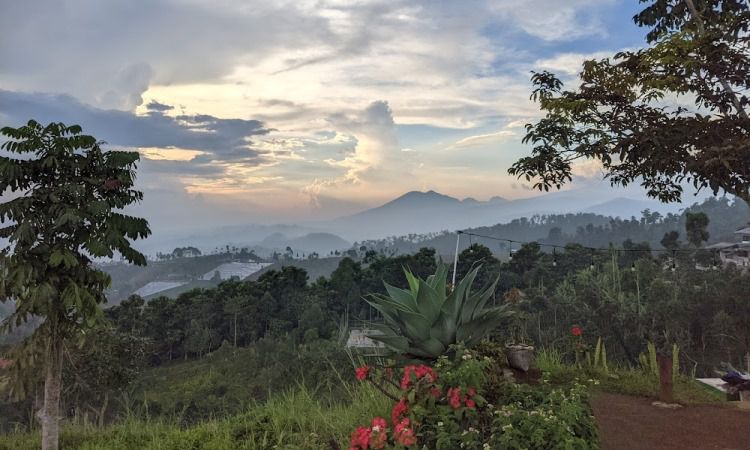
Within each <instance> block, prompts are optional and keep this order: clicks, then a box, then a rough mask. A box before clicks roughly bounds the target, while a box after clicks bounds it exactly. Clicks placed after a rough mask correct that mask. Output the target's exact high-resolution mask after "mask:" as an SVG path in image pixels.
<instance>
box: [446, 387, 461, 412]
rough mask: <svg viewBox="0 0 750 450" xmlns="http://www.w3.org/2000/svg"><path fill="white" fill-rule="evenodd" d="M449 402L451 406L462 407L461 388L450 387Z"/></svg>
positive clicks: (454, 407)
mask: <svg viewBox="0 0 750 450" xmlns="http://www.w3.org/2000/svg"><path fill="white" fill-rule="evenodd" d="M448 404H449V405H451V408H453V409H458V408H460V407H461V388H458V387H456V388H450V389H448Z"/></svg>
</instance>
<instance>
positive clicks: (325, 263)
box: [248, 256, 343, 282]
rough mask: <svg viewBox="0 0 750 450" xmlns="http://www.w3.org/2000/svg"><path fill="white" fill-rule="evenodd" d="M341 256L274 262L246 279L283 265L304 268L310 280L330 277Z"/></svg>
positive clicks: (254, 278)
mask: <svg viewBox="0 0 750 450" xmlns="http://www.w3.org/2000/svg"><path fill="white" fill-rule="evenodd" d="M342 259H343V257H340V256H336V257H331V258H319V259H301V260H293V261H285V262H277V263H274V264H272V265H270V266H268V267H266V268H264V269H263V270H261V271H259V272H256V273H254V274H252V275H250V276H249V277H248V280H257V279H258V277H260V276H261V275H263V274H264V273H266V272H268V271H270V270H281V268H282V267H285V266H295V267H300V268H302V269H305V271H307V275H308V277H309V278H308V279H309V280H310V281H311V282H312V281H315V280H317V279H318V278H320V277H330V276H331V273H333V271H334V270H336V268H337V267H338V266H339V262H341V260H342Z"/></svg>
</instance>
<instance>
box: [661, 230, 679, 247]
mask: <svg viewBox="0 0 750 450" xmlns="http://www.w3.org/2000/svg"><path fill="white" fill-rule="evenodd" d="M661 246H662V247H664V248H666V249H668V250H677V249H678V248H680V233H678V232H677V231H668V232H666V233H664V237H663V238H661Z"/></svg>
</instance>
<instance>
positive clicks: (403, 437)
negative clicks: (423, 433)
mask: <svg viewBox="0 0 750 450" xmlns="http://www.w3.org/2000/svg"><path fill="white" fill-rule="evenodd" d="M394 438H395V439H396V443H397V444H400V445H403V446H406V447H409V446H411V445H414V444H416V443H417V438H416V436H414V430H413V429H412V428H411V427H410V426H409V419H404V420H402V421H401V422H399V423H398V425H396V427H395V433H394Z"/></svg>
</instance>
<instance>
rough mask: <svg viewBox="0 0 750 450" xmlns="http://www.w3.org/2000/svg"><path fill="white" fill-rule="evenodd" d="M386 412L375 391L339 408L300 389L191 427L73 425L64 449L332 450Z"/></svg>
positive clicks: (349, 395)
mask: <svg viewBox="0 0 750 450" xmlns="http://www.w3.org/2000/svg"><path fill="white" fill-rule="evenodd" d="M386 411H387V402H386V399H384V397H383V396H382V395H380V394H379V393H378V392H377V391H375V389H374V388H372V387H371V386H367V385H359V386H347V389H346V390H345V392H344V394H342V398H341V402H340V403H328V402H321V401H318V400H316V399H315V394H314V392H311V391H309V390H307V389H304V388H300V389H296V390H291V391H289V392H286V393H281V394H278V395H275V396H274V397H272V398H271V399H269V401H268V402H266V403H265V404H262V405H260V404H259V405H254V406H250V407H248V408H247V409H246V410H245V411H244V412H242V413H241V414H238V415H236V416H233V417H228V418H225V419H220V420H211V421H207V422H204V423H201V424H197V425H192V426H181V424H180V423H177V422H174V421H172V420H169V419H154V418H146V419H138V418H135V417H131V418H129V419H127V420H124V421H123V422H122V423H119V424H116V425H112V426H109V427H105V428H97V427H94V426H91V425H69V426H66V427H64V428H63V430H62V434H61V445H62V448H66V449H81V450H105V449H106V450H109V449H112V448H117V449H121V450H182V449H186V448H191V449H202V450H208V449H211V450H218V449H225V450H235V449H237V450H243V449H244V450H266V449H269V448H276V449H279V450H330V448H331V446H330V444H329V441H331V440H335V441H337V442H346V441H348V438H349V432H350V430H351V429H352V428H354V427H355V426H356V424H358V423H361V422H362V421H363V420H367V419H368V417H370V416H371V415H372V414H373V413H375V414H384V413H385V412H386ZM6 448H7V449H13V450H36V449H38V448H39V437H38V436H36V435H31V434H28V433H10V434H6V435H0V449H6Z"/></svg>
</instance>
